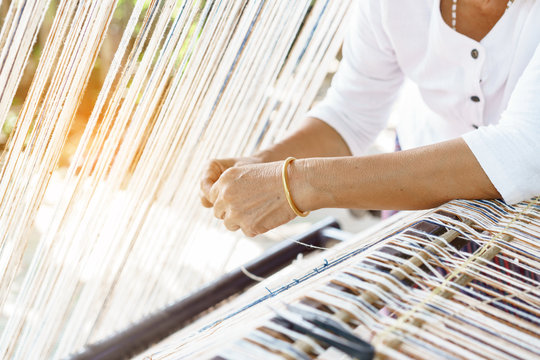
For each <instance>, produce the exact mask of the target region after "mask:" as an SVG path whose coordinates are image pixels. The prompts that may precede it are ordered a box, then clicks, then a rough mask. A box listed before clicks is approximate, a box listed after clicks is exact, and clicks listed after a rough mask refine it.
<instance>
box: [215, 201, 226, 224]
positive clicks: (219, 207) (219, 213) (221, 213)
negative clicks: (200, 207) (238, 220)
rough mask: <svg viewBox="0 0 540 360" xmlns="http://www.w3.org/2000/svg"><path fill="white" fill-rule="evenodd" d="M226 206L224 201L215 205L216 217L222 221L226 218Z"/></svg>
mask: <svg viewBox="0 0 540 360" xmlns="http://www.w3.org/2000/svg"><path fill="white" fill-rule="evenodd" d="M225 212H226V211H225V206H224V205H223V202H222V201H217V202H215V203H214V216H215V217H216V218H218V219H220V220H223V219H224V218H225Z"/></svg>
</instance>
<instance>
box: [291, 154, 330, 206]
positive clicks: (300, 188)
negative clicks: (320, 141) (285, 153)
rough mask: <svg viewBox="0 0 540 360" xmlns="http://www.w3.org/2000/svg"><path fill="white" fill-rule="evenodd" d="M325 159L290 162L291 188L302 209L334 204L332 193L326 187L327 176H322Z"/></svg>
mask: <svg viewBox="0 0 540 360" xmlns="http://www.w3.org/2000/svg"><path fill="white" fill-rule="evenodd" d="M321 161H324V160H323V159H318V158H315V159H299V160H295V161H293V162H292V163H291V164H289V168H288V179H289V190H290V192H291V196H292V198H293V201H294V203H295V204H296V206H297V207H298V209H299V210H300V211H313V210H317V209H321V208H324V207H331V206H332V194H331V193H330V192H329V191H327V190H326V189H325V186H324V182H325V180H324V179H325V178H326V176H321V172H320V170H321V164H320V162H321Z"/></svg>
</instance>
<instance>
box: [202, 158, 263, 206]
mask: <svg viewBox="0 0 540 360" xmlns="http://www.w3.org/2000/svg"><path fill="white" fill-rule="evenodd" d="M261 162H263V161H262V160H261V159H259V158H257V157H254V156H253V157H239V158H228V159H213V160H211V161H210V162H209V163H208V165H207V166H206V169H205V170H204V171H203V175H202V179H201V184H200V185H201V192H200V197H201V203H202V205H203V206H204V207H207V208H210V207H212V206H214V204H212V202H210V200H209V195H210V189H211V188H212V185H214V183H215V182H216V181H218V179H219V178H220V176H221V174H223V173H224V172H225V171H226V170H227V169H229V168H231V167H235V166H243V165H249V164H259V163H261Z"/></svg>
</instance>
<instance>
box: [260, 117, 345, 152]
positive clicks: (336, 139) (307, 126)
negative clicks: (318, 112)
mask: <svg viewBox="0 0 540 360" xmlns="http://www.w3.org/2000/svg"><path fill="white" fill-rule="evenodd" d="M348 155H351V152H350V151H349V148H348V147H347V145H346V144H345V141H344V140H343V139H342V137H341V136H340V135H339V134H338V133H337V132H336V131H335V130H334V129H333V128H332V127H331V126H330V125H328V124H326V123H325V122H323V121H321V120H319V119H315V118H307V119H306V120H305V121H304V123H303V125H302V126H301V127H300V128H299V129H298V130H296V131H295V132H293V133H292V134H290V135H289V136H287V137H286V138H285V139H283V140H282V141H280V142H278V143H277V144H275V145H272V146H271V147H269V148H268V149H265V150H262V151H260V152H258V153H257V154H255V155H254V157H256V158H259V159H260V160H261V161H262V162H272V161H278V160H283V159H286V158H287V157H289V156H293V157H295V158H297V159H303V158H312V157H337V156H348Z"/></svg>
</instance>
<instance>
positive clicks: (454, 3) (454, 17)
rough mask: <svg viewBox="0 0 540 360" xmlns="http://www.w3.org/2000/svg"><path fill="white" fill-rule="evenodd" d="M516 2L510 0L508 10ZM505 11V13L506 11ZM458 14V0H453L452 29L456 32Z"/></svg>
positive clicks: (507, 5)
mask: <svg viewBox="0 0 540 360" xmlns="http://www.w3.org/2000/svg"><path fill="white" fill-rule="evenodd" d="M513 2H514V0H508V3H507V4H506V10H508V8H509V7H510V5H512V3H513ZM506 10H505V11H506ZM456 12H457V0H452V29H454V30H456Z"/></svg>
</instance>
